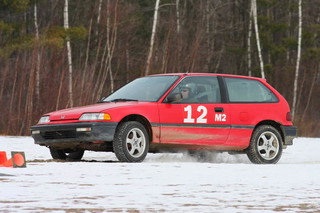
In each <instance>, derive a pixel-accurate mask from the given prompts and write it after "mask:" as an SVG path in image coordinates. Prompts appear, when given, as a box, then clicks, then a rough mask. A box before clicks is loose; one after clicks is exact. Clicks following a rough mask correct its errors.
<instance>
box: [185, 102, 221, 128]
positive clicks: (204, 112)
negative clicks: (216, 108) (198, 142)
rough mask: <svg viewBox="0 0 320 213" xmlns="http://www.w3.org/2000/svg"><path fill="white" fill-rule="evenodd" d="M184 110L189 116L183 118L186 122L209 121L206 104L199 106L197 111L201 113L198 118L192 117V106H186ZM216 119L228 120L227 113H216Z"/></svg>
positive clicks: (203, 122)
mask: <svg viewBox="0 0 320 213" xmlns="http://www.w3.org/2000/svg"><path fill="white" fill-rule="evenodd" d="M184 111H185V112H187V118H184V119H183V122H184V123H197V124H205V123H207V118H206V116H207V114H208V109H207V108H206V107H205V106H198V107H197V111H198V112H200V113H201V114H200V115H199V116H198V118H197V119H194V118H193V117H192V106H191V105H188V106H186V107H185V108H184ZM214 121H216V122H226V121H227V115H226V114H215V117H214Z"/></svg>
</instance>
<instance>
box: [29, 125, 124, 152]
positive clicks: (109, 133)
mask: <svg viewBox="0 0 320 213" xmlns="http://www.w3.org/2000/svg"><path fill="white" fill-rule="evenodd" d="M117 124H118V123H116V122H83V123H68V124H52V125H35V126H32V127H31V136H32V137H33V139H34V141H35V143H36V144H40V145H46V146H50V145H52V144H56V143H66V142H67V143H72V142H90V141H113V136H114V133H115V131H116V127H117Z"/></svg>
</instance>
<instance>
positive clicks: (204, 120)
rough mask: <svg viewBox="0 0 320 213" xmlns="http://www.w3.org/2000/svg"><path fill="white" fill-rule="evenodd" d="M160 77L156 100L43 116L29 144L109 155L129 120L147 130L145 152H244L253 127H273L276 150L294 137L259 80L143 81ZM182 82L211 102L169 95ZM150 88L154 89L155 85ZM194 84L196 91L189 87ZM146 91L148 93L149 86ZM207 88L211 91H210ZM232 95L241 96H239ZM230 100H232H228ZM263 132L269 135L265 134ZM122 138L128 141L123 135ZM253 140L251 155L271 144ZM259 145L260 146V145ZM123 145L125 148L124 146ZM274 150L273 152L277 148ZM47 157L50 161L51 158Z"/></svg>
mask: <svg viewBox="0 0 320 213" xmlns="http://www.w3.org/2000/svg"><path fill="white" fill-rule="evenodd" d="M165 76H170V79H171V78H172V80H171V82H169V83H168V86H167V88H166V89H165V91H164V92H162V93H161V95H159V98H157V99H156V100H153V101H145V100H131V99H124V98H123V99H122V98H121V99H115V101H108V102H105V103H103V102H102V103H96V104H93V105H89V106H82V107H75V108H70V109H64V110H59V111H55V112H51V113H48V114H45V115H44V118H45V119H48V120H47V121H48V122H40V123H38V124H37V125H35V126H32V128H31V130H32V136H33V138H34V140H35V143H36V144H39V145H44V146H48V147H49V148H51V151H52V150H55V151H56V150H60V151H61V150H63V152H64V153H72V152H74V151H76V150H95V151H115V150H114V149H115V147H114V146H115V145H114V144H113V142H114V141H115V135H116V134H117V131H120V130H119V128H120V127H119V125H120V124H123V123H124V122H129V121H131V122H133V121H135V122H138V123H140V124H142V126H143V127H144V128H145V130H146V132H147V137H148V138H147V143H148V144H147V145H148V147H147V149H148V150H146V152H157V151H160V150H163V149H166V150H173V149H174V150H176V149H189V150H190V149H191V150H197V149H206V150H219V151H230V150H232V151H239V152H241V151H243V152H244V153H246V152H247V150H248V149H249V148H250V144H251V143H254V142H251V141H252V140H254V139H253V134H254V132H255V130H256V129H257V127H259V126H268V127H272V128H273V129H275V130H276V131H277V133H274V134H273V135H271V136H270V137H271V138H275V135H277V134H278V133H279V135H280V137H281V138H279V140H281V142H280V143H281V147H280V148H281V151H282V147H283V148H285V147H286V146H287V145H292V140H293V138H294V137H295V136H296V127H294V126H293V124H292V121H291V118H290V108H289V105H288V103H287V101H286V100H285V99H284V98H283V97H282V96H281V95H280V94H279V92H277V91H276V90H275V89H274V88H273V87H272V86H270V85H269V84H268V83H267V82H266V80H265V79H260V78H253V77H246V76H234V75H223V74H208V73H192V74H182V73H181V74H167V75H153V76H150V77H149V78H152V77H162V78H164V79H165V78H166V77H165ZM147 78H148V77H147ZM168 78H169V77H168ZM152 79H154V78H152ZM184 79H186V80H184ZM211 79H212V80H211ZM209 80H210V82H209ZM184 81H188V82H191V83H193V85H192V86H193V89H194V91H197V94H195V96H196V97H197V96H198V98H203V97H206V98H207V99H210V98H211V99H212V100H210V101H208V100H205V101H199V100H196V101H186V102H183V101H181V100H179V99H181V98H182V95H181V94H180V93H179V92H177V93H175V92H174V91H178V89H180V90H181V88H182V87H183V86H185V85H182V84H183V83H182V82H184ZM146 82H148V81H146ZM211 82H213V83H211ZM211 84H215V85H214V86H212V85H211ZM251 84H252V85H251ZM154 85H155V87H157V85H156V84H154ZM199 85H200V87H199ZM196 86H198V88H196V89H195V87H196ZM159 87H160V86H159ZM201 87H203V88H202V90H203V89H207V90H208V91H204V92H202V93H201V92H200V89H201ZM246 87H248V88H246ZM251 87H252V88H253V89H252V88H251ZM150 88H152V89H154V87H150ZM161 88H162V87H161ZM255 88H257V89H255ZM260 88H261V91H262V92H263V93H265V94H264V95H263V96H261V95H260V94H258V92H260ZM188 89H190V88H188ZM209 89H210V90H209ZM213 89H215V90H217V92H216V91H214V92H212V91H213ZM120 90H121V89H120ZM145 90H148V88H145ZM241 90H244V91H241ZM256 90H257V91H256ZM133 92H134V91H133ZM189 92H190V90H189ZM115 93H117V92H115ZM238 93H239V94H241V97H240V98H239V95H238ZM246 93H248V94H249V93H250V94H251V93H252V96H253V97H257V101H255V99H253V101H252V100H251V99H250V98H251V97H249V96H250V94H249V95H247V94H246ZM135 95H136V94H135ZM200 96H201V97H200ZM242 96H243V97H242ZM246 96H248V97H246ZM260 96H261V97H260ZM177 97H178V98H177ZM268 98H270V100H269V99H268ZM174 99H178V101H176V100H174ZM231 99H233V101H230V100H231ZM238 99H239V100H238ZM260 99H261V100H260ZM85 113H105V114H99V115H106V116H107V119H103V120H79V118H80V117H81V116H82V115H83V114H85ZM94 115H95V114H94ZM90 116H91V114H90ZM138 129H139V128H138ZM78 130H79V131H78ZM86 130H87V131H86ZM265 132H267V133H268V134H269V132H270V131H269V130H266V131H265ZM271 132H272V131H271ZM138 133H139V134H140V133H142V132H141V131H139V132H138ZM128 134H129V133H128ZM124 137H125V136H124ZM267 137H269V136H267ZM127 139H128V140H129V139H130V138H129V136H127ZM257 140H258V139H257ZM259 140H260V141H263V140H264V141H265V142H260V145H256V146H255V147H251V151H252V152H256V151H257V149H261V146H263V147H268V144H267V143H268V141H270V142H272V141H271V139H270V138H268V140H266V139H265V137H263V135H262V136H261V138H260V139H259ZM257 143H259V142H255V144H257ZM263 143H264V145H261V144H263ZM127 144H128V143H127ZM130 144H132V143H131V142H130ZM143 146H145V145H143ZM252 146H254V145H252ZM270 146H273V145H272V144H271V145H270ZM119 147H120V145H119ZM123 147H124V149H125V147H126V145H125V143H124V145H123ZM130 147H131V145H130ZM130 147H129V149H130ZM274 147H275V148H276V149H279V145H274V146H273V148H274ZM139 149H140V148H139ZM265 149H267V148H265ZM254 150H256V151H254ZM129 152H130V150H129ZM258 152H259V151H258ZM261 153H262V154H260V155H265V151H261ZM116 154H117V153H116ZM268 155H269V154H268ZM258 156H259V155H258ZM280 156H281V153H280ZM53 157H54V158H55V156H54V154H53ZM60 157H61V155H60ZM60 157H56V158H60ZM63 157H64V156H63ZM144 157H145V155H144ZM144 157H142V158H138V159H131V160H130V159H127V158H125V159H127V160H125V159H124V160H123V159H121V157H120V160H121V161H141V160H143V158H144ZM262 157H263V156H262ZM118 158H119V157H118ZM249 158H250V156H249ZM277 158H278V157H277ZM279 158H280V157H279ZM250 160H251V161H253V162H254V163H276V162H277V161H278V160H279V159H276V160H275V159H271V160H270V159H269V161H268V159H263V158H261V159H260V160H252V159H250Z"/></svg>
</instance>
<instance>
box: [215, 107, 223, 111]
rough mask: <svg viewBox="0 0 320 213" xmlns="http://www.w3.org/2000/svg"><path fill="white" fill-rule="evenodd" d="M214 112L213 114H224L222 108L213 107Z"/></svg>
mask: <svg viewBox="0 0 320 213" xmlns="http://www.w3.org/2000/svg"><path fill="white" fill-rule="evenodd" d="M214 111H215V112H224V109H223V108H222V107H215V108H214Z"/></svg>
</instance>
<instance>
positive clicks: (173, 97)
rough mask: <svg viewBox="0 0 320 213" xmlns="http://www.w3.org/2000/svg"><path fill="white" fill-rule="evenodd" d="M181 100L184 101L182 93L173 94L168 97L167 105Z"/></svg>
mask: <svg viewBox="0 0 320 213" xmlns="http://www.w3.org/2000/svg"><path fill="white" fill-rule="evenodd" d="M181 100H182V95H181V93H172V94H169V95H168V97H167V103H171V102H177V101H181Z"/></svg>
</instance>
